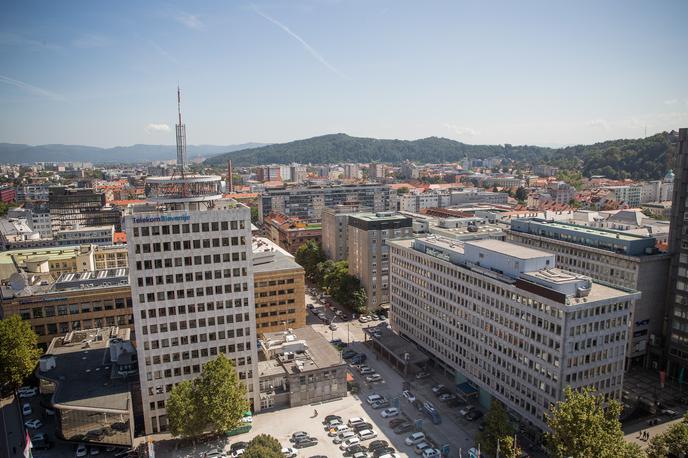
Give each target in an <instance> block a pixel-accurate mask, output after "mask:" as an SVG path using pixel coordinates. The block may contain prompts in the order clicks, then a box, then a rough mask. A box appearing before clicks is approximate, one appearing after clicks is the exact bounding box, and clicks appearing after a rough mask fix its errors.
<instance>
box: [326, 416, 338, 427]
mask: <svg viewBox="0 0 688 458" xmlns="http://www.w3.org/2000/svg"><path fill="white" fill-rule="evenodd" d="M331 420H339V421H340V422H341V421H342V417H340V416H339V415H328V416H326V417H325V419H324V420H323V425H324V424H327V423H329V422H330V421H331Z"/></svg>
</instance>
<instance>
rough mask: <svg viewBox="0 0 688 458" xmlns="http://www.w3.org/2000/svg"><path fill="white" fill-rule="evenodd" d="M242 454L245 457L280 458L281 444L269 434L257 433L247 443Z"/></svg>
mask: <svg viewBox="0 0 688 458" xmlns="http://www.w3.org/2000/svg"><path fill="white" fill-rule="evenodd" d="M242 456H243V457H245V458H282V457H283V455H282V445H281V444H280V443H279V441H278V440H277V439H275V438H274V437H272V436H270V435H269V434H258V435H257V436H256V437H254V438H253V439H251V441H250V442H249V443H248V446H246V450H245V451H244V454H243V455H242Z"/></svg>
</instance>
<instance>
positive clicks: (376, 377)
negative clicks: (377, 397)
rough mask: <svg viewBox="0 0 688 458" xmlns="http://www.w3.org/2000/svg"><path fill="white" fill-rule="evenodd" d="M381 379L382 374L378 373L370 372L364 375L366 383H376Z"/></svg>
mask: <svg viewBox="0 0 688 458" xmlns="http://www.w3.org/2000/svg"><path fill="white" fill-rule="evenodd" d="M381 381H382V376H381V375H380V374H370V375H368V376H366V382H368V383H376V382H381Z"/></svg>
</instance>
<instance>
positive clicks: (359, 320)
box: [358, 315, 370, 323]
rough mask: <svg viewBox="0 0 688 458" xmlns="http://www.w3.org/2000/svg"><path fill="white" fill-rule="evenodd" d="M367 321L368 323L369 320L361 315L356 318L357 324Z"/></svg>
mask: <svg viewBox="0 0 688 458" xmlns="http://www.w3.org/2000/svg"><path fill="white" fill-rule="evenodd" d="M368 321H370V318H368V317H367V316H365V315H361V316H360V317H358V322H359V323H367V322H368Z"/></svg>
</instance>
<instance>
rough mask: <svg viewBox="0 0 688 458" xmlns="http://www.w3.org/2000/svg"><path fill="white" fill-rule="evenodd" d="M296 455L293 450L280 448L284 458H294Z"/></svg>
mask: <svg viewBox="0 0 688 458" xmlns="http://www.w3.org/2000/svg"><path fill="white" fill-rule="evenodd" d="M298 454H299V452H297V451H296V449H295V448H292V447H282V455H284V457H285V458H294V457H295V456H297V455H298Z"/></svg>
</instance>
